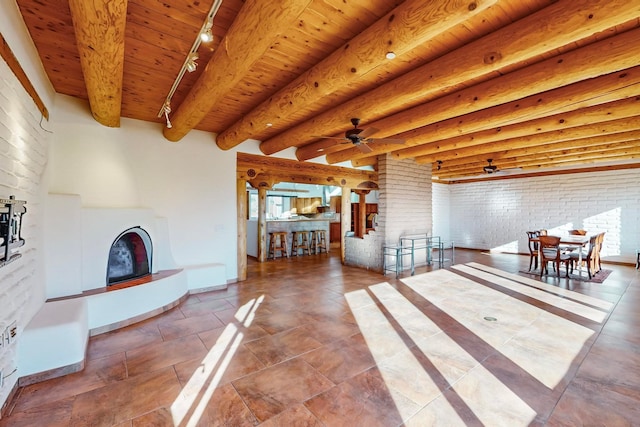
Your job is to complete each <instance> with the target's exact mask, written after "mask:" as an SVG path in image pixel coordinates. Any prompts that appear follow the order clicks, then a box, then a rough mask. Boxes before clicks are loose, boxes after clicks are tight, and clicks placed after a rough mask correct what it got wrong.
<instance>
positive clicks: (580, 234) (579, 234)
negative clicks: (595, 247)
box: [569, 230, 587, 236]
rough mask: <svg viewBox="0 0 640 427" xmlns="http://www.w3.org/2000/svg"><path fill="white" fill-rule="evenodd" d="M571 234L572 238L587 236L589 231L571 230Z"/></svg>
mask: <svg viewBox="0 0 640 427" xmlns="http://www.w3.org/2000/svg"><path fill="white" fill-rule="evenodd" d="M569 234H570V235H572V236H586V235H587V230H569Z"/></svg>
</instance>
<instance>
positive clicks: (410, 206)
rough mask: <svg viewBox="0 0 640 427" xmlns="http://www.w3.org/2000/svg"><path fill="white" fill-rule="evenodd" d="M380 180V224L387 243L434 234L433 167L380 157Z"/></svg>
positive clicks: (408, 160) (409, 160)
mask: <svg viewBox="0 0 640 427" xmlns="http://www.w3.org/2000/svg"><path fill="white" fill-rule="evenodd" d="M378 180H379V182H380V196H379V199H378V212H379V219H378V221H379V223H380V225H381V228H382V229H383V232H384V236H385V242H386V243H397V242H398V240H399V238H400V236H401V235H403V234H416V233H427V232H431V230H432V215H431V209H432V207H431V166H430V165H419V164H417V163H416V162H414V161H413V160H411V159H407V160H395V159H393V158H392V157H391V156H388V155H387V156H380V157H379V159H378Z"/></svg>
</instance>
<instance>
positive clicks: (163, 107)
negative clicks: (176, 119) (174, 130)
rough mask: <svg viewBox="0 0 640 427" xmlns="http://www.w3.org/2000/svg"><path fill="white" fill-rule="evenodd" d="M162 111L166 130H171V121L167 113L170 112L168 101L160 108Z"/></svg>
mask: <svg viewBox="0 0 640 427" xmlns="http://www.w3.org/2000/svg"><path fill="white" fill-rule="evenodd" d="M162 111H163V112H164V118H165V119H166V120H167V128H169V129H171V127H172V125H171V120H169V113H170V112H171V104H170V103H169V101H167V102H165V103H164V105H163V106H162Z"/></svg>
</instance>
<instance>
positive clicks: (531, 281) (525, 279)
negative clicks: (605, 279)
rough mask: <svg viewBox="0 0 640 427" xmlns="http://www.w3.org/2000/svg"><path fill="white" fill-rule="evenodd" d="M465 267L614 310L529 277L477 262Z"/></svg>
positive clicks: (597, 300) (610, 305) (604, 304)
mask: <svg viewBox="0 0 640 427" xmlns="http://www.w3.org/2000/svg"><path fill="white" fill-rule="evenodd" d="M465 265H468V266H469V267H473V268H475V269H477V270H482V271H487V272H489V273H492V274H495V275H497V276H500V277H506V278H507V279H511V280H514V281H517V282H519V283H524V284H525V285H527V286H532V287H534V288H538V289H541V290H543V291H548V292H552V293H554V294H556V295H560V296H564V297H568V298H570V299H572V300H574V301H580V302H582V303H584V304H587V305H590V306H592V307H596V308H600V309H603V310H606V311H610V310H611V309H612V308H613V305H614V304H613V303H611V302H609V301H605V300H602V299H600V298H595V297H592V296H590V295H585V294H581V293H579V292H574V291H572V290H569V289H564V288H559V287H558V286H556V285H551V284H548V283H544V282H541V281H539V280H535V279H531V278H529V277H524V276H520V275H518V274H514V273H508V272H506V271H503V270H499V269H497V268H493V267H489V266H486V265H484V264H479V263H477V262H469V263H467V264H465Z"/></svg>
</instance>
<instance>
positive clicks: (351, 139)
mask: <svg viewBox="0 0 640 427" xmlns="http://www.w3.org/2000/svg"><path fill="white" fill-rule="evenodd" d="M351 124H352V125H353V129H349V130H347V131H346V132H345V133H344V137H335V136H321V135H320V136H313V138H328V139H339V140H341V141H343V142H342V144H348V143H351V144H353V145H355V146H356V147H358V149H359V150H360V151H361V152H363V153H370V152H372V151H373V149H372V148H371V147H369V145H367V144H368V143H370V142H386V143H391V144H404V143H405V140H404V139H398V138H370V135H373V134H374V133H376V132H378V131H379V129H376V128H374V127H369V128H366V129H358V125H359V124H360V119H358V118H353V119H351Z"/></svg>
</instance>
